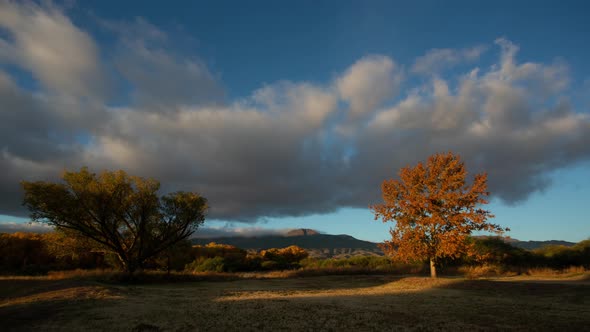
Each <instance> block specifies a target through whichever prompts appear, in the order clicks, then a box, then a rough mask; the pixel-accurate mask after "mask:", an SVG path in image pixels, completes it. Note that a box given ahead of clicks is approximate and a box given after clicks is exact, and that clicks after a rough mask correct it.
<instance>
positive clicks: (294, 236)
mask: <svg viewBox="0 0 590 332" xmlns="http://www.w3.org/2000/svg"><path fill="white" fill-rule="evenodd" d="M191 241H192V243H193V244H198V245H205V244H208V243H210V242H216V243H223V244H229V245H233V246H236V247H238V248H242V249H246V250H263V249H269V248H284V247H288V246H291V245H297V246H299V247H301V248H304V249H306V250H307V251H308V252H309V253H310V255H311V256H312V257H324V258H328V257H349V256H356V255H368V256H376V255H379V256H382V255H383V251H381V249H379V247H378V246H377V244H376V243H374V242H369V241H363V240H359V239H356V238H354V237H352V236H350V235H330V234H321V233H319V232H317V231H315V230H313V229H296V230H292V231H289V232H288V233H287V234H285V235H265V236H259V237H220V238H206V239H198V238H195V239H191Z"/></svg>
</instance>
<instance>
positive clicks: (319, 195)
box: [0, 5, 590, 232]
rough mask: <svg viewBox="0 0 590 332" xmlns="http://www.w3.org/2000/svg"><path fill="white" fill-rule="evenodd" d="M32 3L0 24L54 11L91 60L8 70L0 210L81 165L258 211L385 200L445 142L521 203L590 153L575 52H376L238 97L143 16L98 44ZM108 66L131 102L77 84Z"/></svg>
mask: <svg viewBox="0 0 590 332" xmlns="http://www.w3.org/2000/svg"><path fill="white" fill-rule="evenodd" d="M11 6H12V7H15V8H17V7H18V6H17V5H11ZM34 8H35V10H33V11H19V10H12V11H8V12H7V11H4V12H2V14H0V25H2V26H3V27H4V28H6V29H8V30H9V31H13V30H14V31H13V33H17V32H18V31H16V30H17V29H20V27H18V26H17V27H14V25H11V24H12V23H10V22H13V21H11V19H13V18H14V17H11V16H10V15H16V16H15V17H16V18H20V19H25V20H26V19H28V18H29V16H27V15H44V16H43V17H44V18H45V19H47V20H53V21H52V22H53V23H52V24H47V27H49V28H51V27H53V28H55V29H56V30H57V31H62V30H64V29H65V30H68V29H70V30H76V31H77V32H76V31H71V32H68V33H65V34H63V35H64V36H66V37H68V36H69V37H70V38H69V39H67V38H66V39H67V40H70V42H71V43H68V42H66V41H61V43H62V45H65V46H68V47H70V45H73V46H71V47H74V46H76V45H78V44H79V45H80V47H86V50H84V51H78V52H77V53H75V54H76V56H79V57H84V59H79V60H77V62H76V64H79V65H80V66H81V67H80V68H78V69H76V70H73V71H72V72H64V73H63V74H62V75H57V74H55V73H54V72H53V71H49V72H48V71H47V70H48V69H47V65H48V64H46V63H44V61H46V59H43V58H36V57H29V58H30V59H31V60H30V61H31V63H28V64H27V65H26V66H25V65H24V64H19V63H18V62H17V63H16V65H20V66H22V67H23V68H25V69H27V70H31V71H33V73H34V75H33V76H34V77H39V78H38V79H39V80H42V83H43V85H42V88H41V91H33V90H32V89H29V88H27V87H18V86H16V84H14V83H13V81H15V79H14V77H11V76H10V75H9V74H7V73H1V72H0V74H1V75H0V120H2V121H1V124H0V126H1V128H2V129H3V132H2V133H0V138H2V140H1V141H0V152H1V154H0V166H1V167H2V170H3V172H2V174H0V213H4V214H15V215H16V214H21V215H22V214H23V213H24V211H23V210H22V208H21V206H20V199H21V198H20V197H21V194H20V192H19V190H20V189H19V186H18V181H20V180H22V179H26V180H29V179H50V180H51V179H56V178H57V177H58V175H59V173H60V171H61V170H63V169H64V168H69V169H74V168H78V167H80V166H82V165H88V166H90V167H91V168H92V169H94V170H97V171H98V170H101V169H124V170H126V171H128V172H129V173H132V174H137V175H141V176H149V177H155V178H157V179H159V180H160V181H161V182H162V184H163V189H164V190H191V191H198V192H201V193H202V194H203V195H205V196H206V197H208V198H209V201H210V204H211V206H212V208H211V215H210V217H211V218H218V219H227V220H236V221H257V220H261V219H264V218H266V217H282V216H302V215H309V214H313V213H328V212H332V211H335V210H337V209H339V208H341V207H367V205H368V204H370V203H374V202H376V201H378V200H379V199H380V198H379V196H380V192H379V188H380V186H379V184H380V182H381V181H382V180H383V179H385V178H391V177H395V176H396V173H397V172H398V170H399V169H400V168H401V167H403V166H406V165H410V164H413V163H415V162H417V161H419V160H424V159H425V158H426V157H427V156H428V155H430V154H432V153H435V152H445V151H449V150H452V151H456V152H458V153H460V154H461V155H462V156H463V158H464V160H465V161H466V162H467V164H468V166H469V169H470V170H471V171H472V173H474V172H479V171H487V172H488V173H489V184H490V189H491V191H492V194H493V196H494V197H498V198H500V199H502V200H503V201H505V202H507V203H511V204H514V203H517V202H519V201H522V200H524V199H526V198H527V197H528V196H529V195H530V194H532V193H534V192H537V191H540V190H544V189H545V188H547V187H548V186H550V185H551V183H550V181H549V178H548V174H549V173H551V172H552V171H554V170H557V169H561V168H566V167H569V166H572V165H575V164H576V163H578V162H581V161H585V160H588V158H589V157H590V144H589V143H590V119H589V117H588V115H587V114H586V113H582V112H579V111H578V110H576V109H574V107H573V106H572V103H571V102H570V101H569V73H568V68H567V66H565V65H564V64H563V63H552V64H542V63H531V62H519V61H517V59H516V56H517V52H518V47H517V46H516V45H514V44H512V43H510V42H509V41H507V40H505V39H499V40H498V41H497V42H496V43H497V45H498V47H496V49H495V50H496V51H497V52H498V53H499V56H498V61H497V63H496V64H494V65H493V66H491V67H487V66H486V68H489V69H488V70H486V71H482V70H481V69H479V68H477V67H475V68H473V69H472V70H471V71H469V72H466V73H464V74H463V75H461V76H459V77H456V76H449V77H444V76H438V75H432V77H431V79H430V80H429V81H426V83H424V84H422V83H419V84H418V85H415V86H410V84H411V83H412V82H413V81H408V82H404V81H403V77H404V75H402V72H403V71H402V68H403V67H402V66H399V65H398V64H396V62H395V61H394V60H393V59H391V58H390V57H388V56H384V55H373V56H368V57H365V58H362V59H359V60H358V61H357V62H356V63H354V64H352V65H351V66H350V67H349V68H342V73H341V74H340V75H337V76H336V77H335V78H334V80H333V81H331V82H327V83H325V84H323V85H320V84H311V83H308V82H289V81H284V82H278V83H274V84H269V85H266V86H264V87H261V89H259V90H257V91H254V92H253V93H252V95H251V96H250V97H248V98H244V99H242V100H236V101H227V100H224V97H223V89H221V88H220V87H221V86H222V85H221V83H220V82H219V79H218V77H217V76H216V75H215V74H214V73H212V72H211V71H210V70H209V69H208V68H207V66H206V65H205V64H203V63H202V62H201V61H200V60H199V59H198V57H195V56H192V55H189V56H186V55H185V54H184V53H182V52H178V51H174V47H173V46H174V43H173V42H171V41H170V40H169V38H168V35H167V34H166V33H164V32H162V31H160V30H158V29H157V28H156V27H154V26H152V25H150V24H149V23H147V22H145V21H142V20H138V21H135V22H130V23H119V24H112V23H111V25H109V24H106V26H107V28H108V29H109V31H111V32H112V33H115V34H118V35H119V39H118V40H119V41H118V44H117V45H118V46H117V47H116V51H115V52H113V54H108V55H105V56H106V57H107V58H106V59H102V58H100V57H98V56H97V55H96V53H97V49H98V46H96V45H95V43H94V41H93V40H92V39H91V37H90V36H88V35H87V34H86V33H84V32H82V31H81V30H80V29H79V28H78V27H76V26H74V25H73V24H72V23H71V22H70V21H69V20H68V19H67V17H65V16H64V15H63V14H61V13H60V12H56V10H57V9H56V8H51V9H50V10H48V12H47V13H45V12H44V11H43V8H39V7H34ZM15 13H17V14H18V15H17V14H15ZM52 13H53V14H52ZM19 15H20V16H19ZM7 21H8V22H9V23H10V24H8V23H3V22H7ZM107 23H108V22H107ZM18 33H20V32H18ZM27 33H30V34H35V33H38V31H37V30H34V29H33V30H31V31H29V32H27ZM43 36H45V34H43ZM130 36H131V37H130ZM34 37H35V36H34ZM35 38H36V37H35ZM80 40H83V42H80ZM7 43H8V44H10V41H8V40H5V41H3V44H0V46H2V45H4V44H7ZM65 46H64V47H65ZM12 47H13V48H14V50H11V51H10V52H0V61H4V62H9V63H11V64H13V65H15V63H13V62H11V61H12V60H7V59H11V55H10V54H13V53H14V52H24V53H26V52H27V50H28V49H27V48H19V47H18V45H17V44H15V45H12ZM478 50H479V49H477V48H475V49H471V50H469V49H465V50H456V51H454V50H444V52H442V53H441V50H436V51H432V52H430V53H428V57H427V58H421V59H418V60H417V63H421V67H420V68H439V69H440V68H442V67H448V66H449V65H458V64H461V63H462V62H461V61H467V60H468V61H470V62H471V63H473V62H474V61H475V60H476V59H477V56H478V55H479V53H480V52H481V51H478ZM5 54H7V55H5ZM52 59H53V58H52ZM52 61H57V60H55V59H53V60H52ZM64 61H66V60H64ZM33 62H35V63H33ZM36 62H40V63H41V64H37V63H36ZM60 66H61V64H60ZM105 66H110V67H109V70H112V71H113V72H115V73H116V76H118V77H120V78H121V79H122V80H123V81H125V83H126V84H127V85H128V86H129V89H127V90H126V91H125V93H127V94H128V95H127V96H128V97H129V98H128V100H130V102H129V103H127V104H125V105H124V106H121V107H112V106H111V107H109V106H107V105H110V100H109V99H108V98H107V97H106V95H91V97H88V96H89V94H88V93H85V92H84V91H88V90H89V89H90V88H89V87H88V86H86V87H82V88H77V84H82V83H80V82H85V81H86V80H92V79H96V80H97V81H101V79H103V77H104V75H102V73H101V72H100V71H97V70H96V68H104V67H105ZM86 67H88V68H91V69H88V70H83V68H86ZM463 67H464V66H463ZM60 68H61V67H60ZM64 68H69V67H67V66H65V67H64ZM75 68H77V67H74V69H75ZM458 68H459V67H458ZM460 68H462V67H460ZM37 72H39V74H38V75H37V74H35V73H37ZM419 72H420V73H423V70H420V71H419ZM81 78H83V79H81ZM70 81H71V82H70ZM420 81H421V80H420ZM412 84H415V83H412ZM74 86H76V88H75V89H74V88H72V87H74ZM56 91H57V92H59V93H57V92H56ZM83 92H84V93H83ZM211 232H215V230H211Z"/></svg>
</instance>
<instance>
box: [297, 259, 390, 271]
mask: <svg viewBox="0 0 590 332" xmlns="http://www.w3.org/2000/svg"><path fill="white" fill-rule="evenodd" d="M393 266H394V263H393V262H392V261H391V259H390V258H388V257H383V256H353V257H350V258H340V259H338V258H328V259H313V258H308V259H305V260H303V261H301V267H303V268H307V269H338V268H363V269H369V270H388V269H390V268H392V267H393Z"/></svg>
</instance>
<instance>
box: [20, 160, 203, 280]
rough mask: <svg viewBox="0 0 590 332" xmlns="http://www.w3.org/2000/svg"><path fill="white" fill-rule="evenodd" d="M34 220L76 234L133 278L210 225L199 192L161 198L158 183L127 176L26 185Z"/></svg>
mask: <svg viewBox="0 0 590 332" xmlns="http://www.w3.org/2000/svg"><path fill="white" fill-rule="evenodd" d="M22 186H23V189H24V192H25V196H24V205H25V206H26V207H28V208H29V210H30V214H31V219H32V220H33V221H37V222H44V223H47V224H50V225H53V226H55V227H57V228H58V229H70V230H73V231H75V232H77V233H79V234H81V235H83V236H86V237H88V238H90V239H92V240H93V241H95V242H97V243H99V244H100V245H102V246H103V247H104V248H105V249H106V250H108V251H111V252H113V253H114V254H116V255H117V257H118V259H119V261H120V262H121V265H122V266H123V268H124V269H125V270H126V271H127V272H129V273H133V272H134V271H135V270H136V269H138V268H143V264H144V262H145V261H146V260H148V259H150V258H152V257H154V256H156V255H158V254H159V253H161V252H163V251H164V250H166V249H167V248H169V247H171V246H173V245H175V244H176V243H178V242H180V241H182V240H184V239H186V238H188V237H189V236H190V235H191V234H192V233H193V232H194V231H195V230H196V228H197V227H199V226H200V225H201V224H202V223H203V222H204V220H205V213H206V210H207V200H206V199H205V198H204V197H202V196H200V195H199V194H197V193H191V192H175V193H171V194H168V195H164V196H161V197H159V196H158V194H157V191H158V189H159V188H160V184H159V182H158V181H156V180H153V179H144V178H141V177H136V176H129V175H127V174H126V173H125V172H124V171H114V172H110V171H104V172H102V173H100V174H99V175H97V174H95V173H91V172H90V171H88V169H87V168H85V167H84V168H82V169H81V170H80V171H79V172H64V174H63V181H62V183H52V182H41V181H39V182H26V181H23V182H22Z"/></svg>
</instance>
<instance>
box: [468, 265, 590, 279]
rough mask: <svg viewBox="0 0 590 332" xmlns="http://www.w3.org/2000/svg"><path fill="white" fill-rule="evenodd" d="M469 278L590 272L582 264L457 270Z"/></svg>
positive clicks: (531, 276) (534, 277)
mask: <svg viewBox="0 0 590 332" xmlns="http://www.w3.org/2000/svg"><path fill="white" fill-rule="evenodd" d="M457 272H458V273H459V274H461V275H463V276H465V277H466V278H468V279H477V278H489V277H520V278H522V279H526V278H527V277H528V278H530V279H537V278H574V277H583V276H584V275H586V274H588V273H590V271H588V270H586V269H584V267H582V266H570V267H568V268H565V269H561V270H556V269H550V268H518V267H516V268H507V267H504V266H497V265H478V266H465V267H460V268H459V269H458V271H457Z"/></svg>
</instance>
